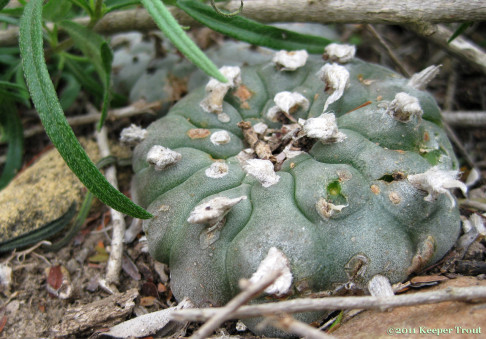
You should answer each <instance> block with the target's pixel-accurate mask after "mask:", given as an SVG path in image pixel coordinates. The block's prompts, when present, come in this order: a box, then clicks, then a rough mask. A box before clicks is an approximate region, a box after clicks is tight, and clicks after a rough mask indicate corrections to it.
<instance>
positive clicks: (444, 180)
mask: <svg viewBox="0 0 486 339" xmlns="http://www.w3.org/2000/svg"><path fill="white" fill-rule="evenodd" d="M458 176H459V171H444V170H441V169H439V168H437V167H432V168H431V169H429V170H428V171H426V172H425V173H419V174H412V175H409V176H408V177H407V179H408V181H410V183H411V184H412V185H414V186H415V187H417V188H419V189H421V190H424V191H426V192H427V193H428V195H427V196H426V197H425V198H424V200H425V201H430V202H432V201H434V200H435V199H437V197H438V196H439V194H445V195H447V197H448V198H449V200H450V201H451V205H452V207H454V206H456V200H455V199H454V197H453V196H452V194H451V192H450V191H449V190H450V189H453V188H459V189H460V190H461V191H462V192H463V193H464V194H466V193H467V186H466V185H465V184H464V183H463V182H462V181H460V180H457V178H458Z"/></svg>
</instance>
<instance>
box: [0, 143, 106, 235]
mask: <svg viewBox="0 0 486 339" xmlns="http://www.w3.org/2000/svg"><path fill="white" fill-rule="evenodd" d="M82 144H83V147H84V148H85V149H86V150H87V153H88V155H89V157H90V158H91V159H92V160H93V161H97V160H98V159H99V153H98V147H97V145H96V142H95V141H92V140H83V141H82ZM85 192H86V189H85V188H84V186H83V184H82V183H81V182H80V181H79V179H78V178H77V177H76V176H75V175H74V173H73V172H71V170H70V169H69V167H68V166H67V165H66V163H65V162H64V160H63V159H62V157H61V156H60V154H59V152H58V151H57V149H52V150H49V151H47V152H46V153H44V154H42V155H41V156H40V158H39V159H38V160H37V161H36V162H35V163H34V164H33V165H32V166H30V167H28V168H27V169H25V170H23V171H22V172H20V173H19V174H18V175H17V176H16V177H15V178H14V179H13V180H12V181H11V182H10V184H9V185H8V186H7V187H5V189H3V190H2V191H0V206H2V209H1V210H0V244H1V243H2V242H4V241H6V240H9V239H11V238H14V237H17V236H20V235H23V234H25V233H27V232H30V231H33V230H36V229H38V228H39V227H41V226H43V225H45V224H46V223H49V222H50V221H53V220H55V219H57V218H59V217H61V216H62V215H64V214H65V213H66V211H67V210H68V209H69V207H70V206H71V205H72V203H73V202H76V203H77V206H78V208H79V206H81V203H82V199H83V197H84V195H85Z"/></svg>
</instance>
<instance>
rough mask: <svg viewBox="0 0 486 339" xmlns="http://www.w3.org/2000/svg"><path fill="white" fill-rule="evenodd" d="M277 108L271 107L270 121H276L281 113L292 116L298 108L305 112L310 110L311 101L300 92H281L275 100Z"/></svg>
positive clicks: (269, 111) (268, 113)
mask: <svg viewBox="0 0 486 339" xmlns="http://www.w3.org/2000/svg"><path fill="white" fill-rule="evenodd" d="M273 101H274V102H275V106H273V107H270V109H269V110H268V112H267V117H268V119H270V120H272V121H276V120H275V119H276V116H277V114H278V113H279V112H285V113H287V114H289V115H290V114H292V113H293V110H294V109H296V108H297V107H302V109H303V110H305V111H306V110H308V109H309V100H307V98H306V97H305V96H303V95H302V94H300V93H298V92H288V91H283V92H279V93H277V94H276V95H275V97H274V98H273Z"/></svg>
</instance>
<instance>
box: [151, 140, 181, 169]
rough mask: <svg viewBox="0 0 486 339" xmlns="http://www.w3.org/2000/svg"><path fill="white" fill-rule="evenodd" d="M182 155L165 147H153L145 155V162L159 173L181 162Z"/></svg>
mask: <svg viewBox="0 0 486 339" xmlns="http://www.w3.org/2000/svg"><path fill="white" fill-rule="evenodd" d="M181 158H182V155H181V154H180V153H178V152H175V151H173V150H171V149H169V148H167V147H164V146H160V145H154V146H152V148H151V149H150V151H149V152H148V153H147V162H148V163H149V164H151V165H153V166H154V168H155V170H156V171H161V170H163V169H165V168H166V167H168V166H170V165H173V164H175V163H177V162H178V161H179V160H181Z"/></svg>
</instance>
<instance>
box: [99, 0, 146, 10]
mask: <svg viewBox="0 0 486 339" xmlns="http://www.w3.org/2000/svg"><path fill="white" fill-rule="evenodd" d="M139 4H140V1H139V0H124V1H116V2H112V1H107V3H106V13H110V12H113V11H116V10H120V9H126V8H130V7H133V6H135V5H139Z"/></svg>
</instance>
